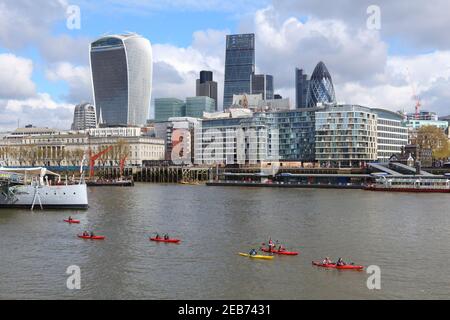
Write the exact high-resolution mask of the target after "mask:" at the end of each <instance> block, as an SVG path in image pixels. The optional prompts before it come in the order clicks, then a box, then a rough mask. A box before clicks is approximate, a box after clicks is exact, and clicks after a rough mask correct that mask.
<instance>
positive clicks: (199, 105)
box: [186, 97, 216, 118]
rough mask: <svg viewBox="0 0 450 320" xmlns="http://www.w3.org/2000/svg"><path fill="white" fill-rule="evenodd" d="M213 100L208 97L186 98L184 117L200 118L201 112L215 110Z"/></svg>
mask: <svg viewBox="0 0 450 320" xmlns="http://www.w3.org/2000/svg"><path fill="white" fill-rule="evenodd" d="M215 111H216V105H215V100H214V99H212V98H210V97H189V98H186V117H192V118H201V117H203V112H215Z"/></svg>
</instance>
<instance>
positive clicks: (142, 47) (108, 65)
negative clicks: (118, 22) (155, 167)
mask: <svg viewBox="0 0 450 320" xmlns="http://www.w3.org/2000/svg"><path fill="white" fill-rule="evenodd" d="M89 52H90V55H89V58H90V67H91V76H92V91H93V98H94V105H95V108H96V113H97V115H98V117H99V118H100V117H101V118H102V121H103V124H104V125H106V126H114V125H121V126H126V125H143V124H145V122H146V120H147V119H148V117H149V110H150V109H149V108H150V100H151V90H152V69H153V67H152V47H151V44H150V41H149V40H148V39H145V38H143V37H142V36H140V35H138V34H135V33H128V34H122V35H108V36H104V37H101V38H99V39H97V40H95V41H94V42H92V43H91V44H90V47H89Z"/></svg>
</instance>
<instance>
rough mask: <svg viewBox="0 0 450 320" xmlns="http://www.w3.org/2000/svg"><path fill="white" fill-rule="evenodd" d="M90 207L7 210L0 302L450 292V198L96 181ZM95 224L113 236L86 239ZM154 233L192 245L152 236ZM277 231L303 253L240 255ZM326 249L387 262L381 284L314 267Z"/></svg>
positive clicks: (0, 245) (1, 215)
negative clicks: (74, 283)
mask: <svg viewBox="0 0 450 320" xmlns="http://www.w3.org/2000/svg"><path fill="white" fill-rule="evenodd" d="M89 204H90V208H89V209H88V210H87V211H80V212H74V211H67V210H66V211H55V210H53V211H35V212H33V213H32V212H30V211H28V210H0V299H19V298H20V299H448V298H450V268H449V266H448V265H449V263H450V210H449V206H450V195H446V194H408V193H382V192H370V191H362V190H356V191H355V190H320V189H276V188H274V189H271V188H239V187H236V188H234V187H206V186H189V185H169V184H167V185H165V184H137V185H136V186H135V187H134V188H114V187H113V188H111V187H97V188H89ZM69 214H71V215H72V216H73V217H74V218H75V219H80V220H81V224H80V225H68V224H66V223H64V222H63V221H62V220H63V219H64V218H66V217H67V216H68V215H69ZM85 229H87V230H94V231H95V232H96V233H97V234H102V235H105V236H106V237H107V239H106V240H105V241H91V240H82V239H78V238H77V237H76V234H77V233H79V232H81V231H83V230H85ZM155 231H158V232H160V233H164V232H168V233H169V234H170V236H173V237H179V238H181V239H182V242H181V244H179V245H176V244H175V245H174V244H159V243H154V242H150V241H149V240H148V237H149V235H150V234H151V233H152V232H155ZM269 237H272V239H274V240H275V239H278V240H280V241H282V242H283V243H285V244H286V246H287V247H288V249H293V250H299V251H300V255H298V256H294V257H290V256H276V257H275V258H274V259H273V260H271V261H270V260H254V259H249V258H245V257H241V256H239V255H237V253H238V252H240V251H241V252H248V251H249V250H250V249H251V248H259V245H260V243H261V242H264V241H267V240H268V238H269ZM325 256H330V257H332V258H337V257H340V256H341V257H343V258H344V260H345V259H346V260H350V261H354V262H355V263H356V264H362V265H364V266H369V265H377V266H379V267H380V270H381V289H380V290H369V289H368V288H367V285H366V282H367V278H368V277H369V274H367V273H366V272H365V271H362V272H358V271H342V270H332V269H322V268H318V267H314V266H312V265H311V261H312V260H317V259H321V258H323V257H325ZM71 265H77V266H79V267H80V270H81V289H80V290H69V289H68V288H67V286H66V280H67V278H68V277H69V275H67V274H66V269H67V267H68V266H71Z"/></svg>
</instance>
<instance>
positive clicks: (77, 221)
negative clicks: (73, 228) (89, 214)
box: [64, 219, 80, 223]
mask: <svg viewBox="0 0 450 320" xmlns="http://www.w3.org/2000/svg"><path fill="white" fill-rule="evenodd" d="M64 222H67V223H80V220H73V219H72V220H69V219H65V220H64Z"/></svg>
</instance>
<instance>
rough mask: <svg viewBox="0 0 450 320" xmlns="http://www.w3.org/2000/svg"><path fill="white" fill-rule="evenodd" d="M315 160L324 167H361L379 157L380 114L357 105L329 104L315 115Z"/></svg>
mask: <svg viewBox="0 0 450 320" xmlns="http://www.w3.org/2000/svg"><path fill="white" fill-rule="evenodd" d="M315 127H316V133H315V135H316V137H315V142H316V146H315V149H316V160H317V161H318V162H319V163H320V164H321V165H322V166H331V167H355V166H356V167H361V166H362V165H364V164H365V163H366V162H371V161H375V160H377V157H378V156H377V138H378V137H377V114H376V113H375V112H373V111H372V110H371V109H369V108H366V107H362V106H357V105H338V106H328V107H326V108H325V110H322V111H317V112H316V114H315Z"/></svg>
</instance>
